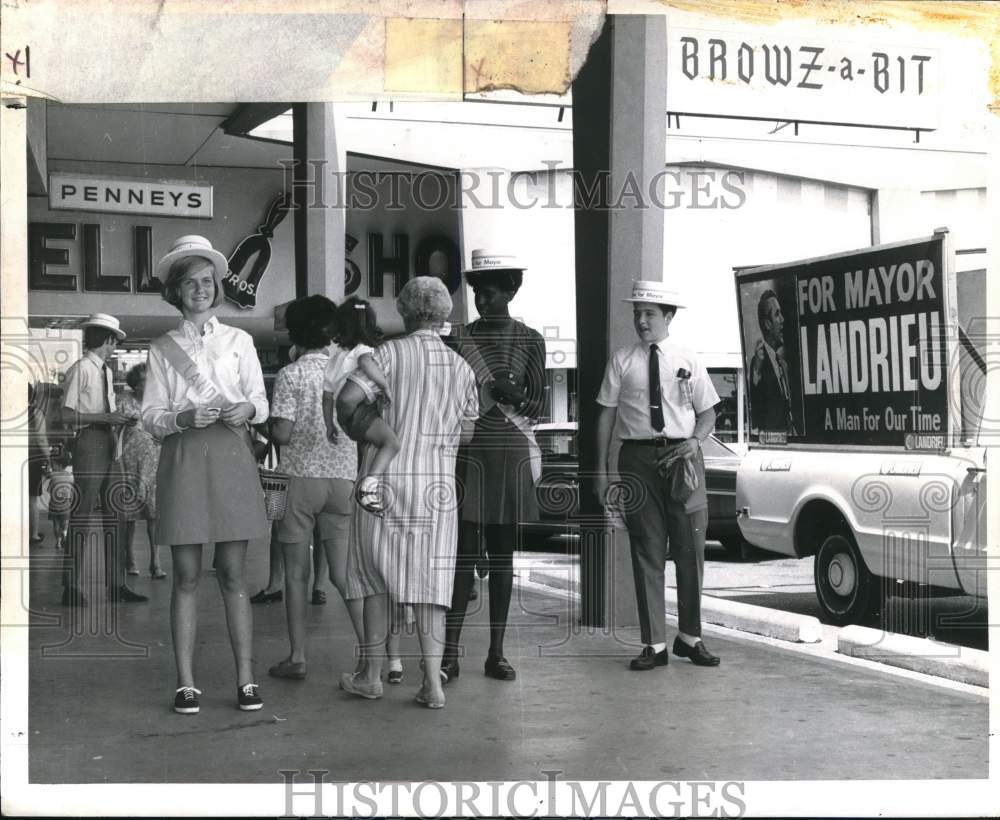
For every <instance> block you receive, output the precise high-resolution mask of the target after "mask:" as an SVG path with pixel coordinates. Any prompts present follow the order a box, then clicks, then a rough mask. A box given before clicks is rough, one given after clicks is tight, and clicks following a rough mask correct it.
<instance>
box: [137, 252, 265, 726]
mask: <svg viewBox="0 0 1000 820" xmlns="http://www.w3.org/2000/svg"><path fill="white" fill-rule="evenodd" d="M227 267H228V265H227V263H226V259H225V257H224V256H223V255H222V254H221V253H219V252H218V251H216V250H214V249H213V248H212V245H211V243H210V242H209V241H208V240H207V239H205V238H203V237H200V236H182V237H181V238H180V239H178V240H177V242H176V243H175V245H174V247H173V248H172V249H171V251H170V252H169V253H168V254H167V255H166V256H164V257H163V259H161V260H160V263H159V265H158V268H157V274H158V276H159V278H160V281H162V282H163V298H164V299H165V300H166V301H167V302H169V303H170V304H171V305H173V306H174V307H176V308H177V309H178V310H179V311H180V312H181V314H182V315H183V317H184V319H183V321H182V322H181V324H180V326H179V327H177V328H176V329H174V330H171V331H170V332H169V333H167V334H165V335H164V336H161V337H160V338H159V339H157V340H155V341H154V342H153V343H152V345H151V346H150V351H149V368H148V372H147V377H146V391H145V394H144V396H143V401H142V420H143V424H144V425H145V426H146V428H147V429H148V430H149V431H150V432H151V433H153V435H155V436H157V437H158V438H161V439H162V440H163V449H162V451H161V454H160V465H159V468H158V470H157V474H156V504H157V507H158V509H159V531H158V533H157V537H158V540H159V541H160V542H161V543H163V544H170V545H172V547H171V549H172V555H173V592H172V594H171V599H170V620H171V630H172V633H173V640H174V658H175V660H176V663H177V691H176V696H175V699H174V711H176V712H179V713H181V714H194V713H196V712H198V710H199V703H198V695H199V694H200V692H199V691H198V689H197V688H195V681H194V668H193V666H194V646H195V632H196V627H197V588H198V576H199V574H200V572H201V553H202V544H208V543H214V544H215V562H214V566H215V569H216V577H217V579H218V582H219V588H220V590H221V592H222V598H223V601H224V603H225V607H226V620H227V622H228V624H229V639H230V641H231V643H232V647H233V655H234V657H235V660H236V674H237V684H238V687H237V702H238V705H239V708H240V709H242V710H245V711H250V710H255V709H260V708H261V705H262V703H261V698H260V694H259V692H258V687H257V685H256V684H255V683H254V678H253V671H252V669H251V654H252V652H251V643H252V620H251V614H250V600H249V598H248V597H247V592H246V583H245V580H244V559H245V557H246V547H247V541H248V540H249V539H251V538H260V537H264V536H266V535H267V532H268V522H267V516H266V513H265V510H264V497H263V493H262V492H261V488H260V482H259V479H258V474H257V467H256V464H255V462H254V458H253V454H252V452H251V449H250V438H249V433H248V428H247V425H248V422H251V421H252V422H253V423H254V424H259V423H261V422H263V421H266V420H267V416H268V405H267V397H266V394H265V392H264V378H263V375H262V373H261V369H260V362H259V360H258V358H257V353H256V351H255V349H254V345H253V339H252V338H251V337H250V335H249V334H247V333H246V332H244V331H242V330H239V329H238V328H234V327H230V326H228V325H224V324H222V323H221V322H220V321H219V320H218V319H217V318H216V317H215V314H214V308H215V307H216V306H217V305H218V304H219V303H220V302H221V301H222V295H223V290H222V277H223V276H224V275H225V273H226V270H227Z"/></svg>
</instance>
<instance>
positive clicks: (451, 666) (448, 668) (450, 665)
mask: <svg viewBox="0 0 1000 820" xmlns="http://www.w3.org/2000/svg"><path fill="white" fill-rule="evenodd" d="M458 673H459V669H458V660H456V659H455V658H443V659H442V660H441V677H442V679H443V678H444V676H445V675H447V676H448V678H447V680H442V682H443V683H449V682H451V681H452V680H453V679H455V678H457V677H458Z"/></svg>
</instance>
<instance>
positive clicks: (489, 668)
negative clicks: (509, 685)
mask: <svg viewBox="0 0 1000 820" xmlns="http://www.w3.org/2000/svg"><path fill="white" fill-rule="evenodd" d="M486 675H487V677H490V678H496V679H497V680H514V679H515V678H517V672H515V671H514V667H513V666H511V665H510V664H509V663H508V662H507V659H506V658H505V657H503V655H487V656H486Z"/></svg>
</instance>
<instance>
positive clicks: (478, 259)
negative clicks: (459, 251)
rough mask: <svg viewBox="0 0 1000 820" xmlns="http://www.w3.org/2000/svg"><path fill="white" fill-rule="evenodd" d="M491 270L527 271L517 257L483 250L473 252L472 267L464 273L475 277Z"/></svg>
mask: <svg viewBox="0 0 1000 820" xmlns="http://www.w3.org/2000/svg"><path fill="white" fill-rule="evenodd" d="M491 270H520V271H523V270H527V268H525V267H524V265H522V264H520V263H519V262H518V261H517V257H516V256H514V255H513V254H509V253H495V252H493V251H488V250H485V249H483V248H477V249H476V250H474V251H473V252H472V267H471V268H467V269H466V270H464V271H462V273H464V274H465V275H466V276H475V275H476V274H479V273H486V272H487V271H491Z"/></svg>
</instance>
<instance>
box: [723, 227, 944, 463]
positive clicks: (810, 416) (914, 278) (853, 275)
mask: <svg viewBox="0 0 1000 820" xmlns="http://www.w3.org/2000/svg"><path fill="white" fill-rule="evenodd" d="M945 264H946V255H945V252H944V238H943V235H938V236H935V237H934V238H932V239H925V240H920V241H916V242H909V243H900V244H894V245H885V246H881V247H873V248H868V249H865V250H862V251H854V252H851V253H846V254H838V255H836V256H830V257H823V258H820V259H812V260H808V261H804V262H793V263H790V264H787V265H778V266H773V267H766V268H753V269H750V270H747V271H743V272H738V273H737V276H736V289H737V298H738V300H739V306H740V329H741V334H742V340H743V355H744V362H745V378H746V384H747V396H748V399H749V408H750V433H751V441H754V442H756V443H758V444H761V445H785V444H789V445H795V444H800V445H810V446H812V445H825V446H854V445H862V446H880V447H903V448H907V449H941V448H944V447H946V446H947V442H948V432H949V425H948V408H949V401H948V395H949V393H948V391H949V379H948V341H947V327H948V319H947V316H948V314H947V307H948V305H949V303H950V301H949V297H948V293H947V288H948V287H949V284H950V282H949V279H948V277H947V272H946V270H945Z"/></svg>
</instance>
